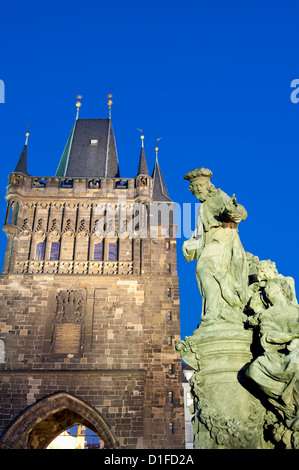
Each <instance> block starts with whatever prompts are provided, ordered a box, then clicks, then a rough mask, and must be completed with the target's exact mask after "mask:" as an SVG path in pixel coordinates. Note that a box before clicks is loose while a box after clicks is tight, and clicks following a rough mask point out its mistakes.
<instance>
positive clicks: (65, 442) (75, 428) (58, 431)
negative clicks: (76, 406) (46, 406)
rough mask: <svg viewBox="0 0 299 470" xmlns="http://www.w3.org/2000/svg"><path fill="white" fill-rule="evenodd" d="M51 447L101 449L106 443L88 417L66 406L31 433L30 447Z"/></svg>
mask: <svg viewBox="0 0 299 470" xmlns="http://www.w3.org/2000/svg"><path fill="white" fill-rule="evenodd" d="M86 431H87V432H86ZM87 438H88V439H87ZM51 446H52V447H51ZM70 446H71V447H70ZM51 448H52V449H55V448H56V449H58V448H60V449H68V448H69V449H70V448H73V449H88V448H97V449H101V448H106V444H105V441H104V438H103V437H102V436H100V435H99V434H98V433H97V430H96V429H95V428H94V426H93V425H92V424H91V423H90V422H89V421H88V420H87V419H85V418H84V417H82V416H81V415H79V414H78V413H76V412H75V411H73V410H69V409H67V408H65V409H63V410H60V411H58V412H56V413H53V414H51V415H50V416H48V417H47V418H46V419H44V420H42V421H41V422H39V423H38V424H37V425H36V426H35V427H34V428H33V429H32V431H31V432H30V433H29V436H28V449H51Z"/></svg>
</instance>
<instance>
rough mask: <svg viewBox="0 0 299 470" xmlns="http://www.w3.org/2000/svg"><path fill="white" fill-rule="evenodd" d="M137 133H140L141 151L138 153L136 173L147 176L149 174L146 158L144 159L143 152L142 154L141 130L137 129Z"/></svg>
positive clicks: (142, 139) (142, 138) (142, 137)
mask: <svg viewBox="0 0 299 470" xmlns="http://www.w3.org/2000/svg"><path fill="white" fill-rule="evenodd" d="M137 130H138V131H140V132H141V137H140V138H141V151H140V157H139V165H138V171H137V175H148V176H149V172H148V166H147V161H146V158H145V152H144V142H143V141H144V135H143V130H142V129H138V128H137Z"/></svg>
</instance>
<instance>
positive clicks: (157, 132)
mask: <svg viewBox="0 0 299 470" xmlns="http://www.w3.org/2000/svg"><path fill="white" fill-rule="evenodd" d="M0 15H1V33H0V40H1V68H0V79H2V80H4V82H5V103H4V104H0V119H1V126H0V137H1V140H0V142H1V145H0V149H1V154H0V155H1V168H2V171H1V174H0V188H2V189H1V193H2V196H1V201H0V214H2V215H0V216H1V217H2V220H4V216H5V210H6V203H5V200H4V196H5V187H6V184H7V176H8V175H9V173H11V172H12V171H13V170H14V168H15V165H16V163H17V160H18V158H19V156H20V153H21V150H22V148H23V145H24V141H25V133H26V131H27V127H26V124H27V123H29V125H30V137H29V148H28V158H29V163H28V171H29V173H31V174H32V175H43V176H52V175H54V174H55V171H56V168H57V165H58V162H59V159H60V156H61V153H62V151H63V148H64V145H65V142H66V139H67V137H68V134H69V132H70V129H71V127H72V125H73V122H74V119H75V114H76V108H75V101H76V95H77V94H82V95H83V100H82V108H81V111H80V117H82V118H93V117H107V116H108V109H107V105H106V95H107V94H108V93H112V94H113V102H114V104H113V108H112V121H113V127H114V132H115V135H116V141H117V148H118V155H119V161H120V169H121V175H122V176H123V177H133V176H135V174H136V170H137V166H138V158H139V152H140V133H139V131H137V129H136V128H141V129H143V130H144V133H145V151H146V156H147V159H148V164H149V167H150V171H151V170H152V168H153V165H154V160H155V151H154V148H155V144H156V138H158V137H162V140H161V141H160V142H159V162H160V165H161V169H162V172H163V175H164V178H165V180H166V183H167V187H168V190H169V193H170V196H171V197H172V199H173V200H174V201H176V202H178V203H180V204H182V203H187V202H188V203H192V204H193V203H195V202H196V199H194V197H193V196H192V195H191V193H189V191H188V184H187V182H186V181H184V179H183V176H184V174H185V173H187V172H188V171H189V170H191V169H193V168H196V167H201V166H204V167H208V168H210V169H211V170H212V171H213V173H214V176H213V178H212V182H213V183H214V184H215V186H216V187H221V188H222V189H223V190H224V191H225V192H227V193H228V194H229V195H231V194H233V193H235V194H236V197H237V200H238V202H240V203H241V204H243V205H244V206H245V207H246V209H247V211H248V218H247V220H246V221H245V222H242V224H241V225H240V237H241V240H242V243H243V246H244V248H245V250H246V251H250V252H252V253H254V254H256V255H257V256H259V257H260V258H261V259H269V258H270V259H272V260H273V261H275V262H276V264H277V268H278V270H279V272H280V273H282V274H284V275H290V276H292V277H294V278H295V281H298V278H299V262H298V261H299V260H298V228H299V224H298V208H297V201H298V185H297V182H298V157H299V103H298V104H294V103H292V102H291V100H290V94H291V92H292V89H291V88H290V84H291V81H292V80H293V79H296V78H299V60H298V59H299V57H298V56H299V53H298V44H299V27H298V24H299V4H298V2H296V1H286V0H284V1H275V0H272V1H255V0H252V1H250V2H240V1H230V0H227V1H225V2H224V1H221V0H216V1H213V2H206V1H201V0H196V1H193V0H192V1H186V2H182V1H177V0H172V1H163V0H160V1H156V0H151V1H146V2H145V1H143V2H142V1H140V0H139V1H135V0H133V1H130V0H128V1H126V2H125V1H120V0H118V1H113V0H110V1H106V2H104V1H95V0H85V1H84V2H83V1H82V0H72V1H70V0H60V1H57V0H51V1H47V0H46V1H42V2H40V1H39V2H38V1H32V0H29V1H27V2H23V1H22V2H21V1H14V2H5V3H2V5H1V12H0ZM182 242H183V239H178V269H179V276H180V296H181V325H182V327H181V334H182V337H184V336H186V335H190V334H192V332H193V330H194V329H195V328H196V326H197V324H198V321H199V318H200V309H201V305H200V295H199V293H198V289H197V285H196V281H195V263H186V262H185V261H184V259H183V256H182V254H181V246H182ZM5 244H6V237H5V235H4V233H2V235H1V236H0V253H1V260H0V261H1V264H3V255H4V248H5Z"/></svg>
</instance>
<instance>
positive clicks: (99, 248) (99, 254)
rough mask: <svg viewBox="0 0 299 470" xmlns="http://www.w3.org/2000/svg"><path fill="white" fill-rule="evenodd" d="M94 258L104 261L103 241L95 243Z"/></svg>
mask: <svg viewBox="0 0 299 470" xmlns="http://www.w3.org/2000/svg"><path fill="white" fill-rule="evenodd" d="M93 259H94V261H103V242H99V243H95V244H94V247H93Z"/></svg>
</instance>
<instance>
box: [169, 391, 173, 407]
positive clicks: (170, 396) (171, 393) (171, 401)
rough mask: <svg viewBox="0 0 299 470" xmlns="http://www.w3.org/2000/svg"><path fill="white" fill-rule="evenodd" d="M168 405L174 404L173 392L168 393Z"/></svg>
mask: <svg viewBox="0 0 299 470" xmlns="http://www.w3.org/2000/svg"><path fill="white" fill-rule="evenodd" d="M168 403H169V404H170V405H172V404H173V392H168Z"/></svg>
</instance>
